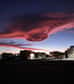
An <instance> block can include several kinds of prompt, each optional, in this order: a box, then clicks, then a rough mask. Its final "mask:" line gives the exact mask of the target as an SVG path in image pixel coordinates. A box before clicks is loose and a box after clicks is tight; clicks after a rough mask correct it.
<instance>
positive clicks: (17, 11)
mask: <svg viewBox="0 0 74 84" xmlns="http://www.w3.org/2000/svg"><path fill="white" fill-rule="evenodd" d="M49 12H66V13H73V12H74V0H0V32H4V31H6V25H7V24H9V23H10V22H11V19H12V18H13V17H14V16H23V15H35V14H43V13H49ZM72 36H74V34H73V33H71V32H67V31H62V32H60V33H57V34H55V35H54V36H51V37H50V39H49V38H48V39H47V40H45V41H42V42H35V43H33V42H27V41H24V40H23V39H22V40H14V42H16V43H17V44H18V43H22V44H23V43H31V44H33V46H32V47H35V48H45V49H50V48H52V49H62V48H66V47H68V46H69V45H71V44H72V45H73V43H74V40H73V37H72ZM63 37H65V39H63ZM68 37H69V38H68ZM2 40H3V39H0V41H1V42H2ZM8 40H9V39H6V42H7V41H8ZM62 40H63V43H62ZM10 41H11V40H10ZM54 41H55V42H56V44H55V43H54ZM44 43H45V44H46V45H45V46H44V45H43V44H44ZM58 43H59V44H58ZM39 44H40V45H41V46H39V47H38V45H39ZM61 44H62V45H61ZM3 49H4V48H2V47H1V48H0V50H3Z"/></svg>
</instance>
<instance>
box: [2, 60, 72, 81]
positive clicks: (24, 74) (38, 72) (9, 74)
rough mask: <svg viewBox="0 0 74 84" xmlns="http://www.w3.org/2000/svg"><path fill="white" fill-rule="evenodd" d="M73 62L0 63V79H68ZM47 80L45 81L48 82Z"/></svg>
mask: <svg viewBox="0 0 74 84" xmlns="http://www.w3.org/2000/svg"><path fill="white" fill-rule="evenodd" d="M72 65H74V62H73V61H62V60H58V61H54V60H50V61H49V60H19V61H3V60H1V61H0V79H4V80H13V79H15V80H20V79H22V80H25V79H31V78H32V80H38V79H40V80H41V79H42V80H45V78H46V77H47V76H48V77H47V78H48V79H50V78H51V79H56V78H57V80H63V79H66V78H67V77H68V78H70V77H71V75H72V74H69V72H72V73H73V71H74V68H73V67H72ZM48 79H47V80H48Z"/></svg>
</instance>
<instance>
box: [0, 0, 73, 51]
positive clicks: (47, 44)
mask: <svg viewBox="0 0 74 84" xmlns="http://www.w3.org/2000/svg"><path fill="white" fill-rule="evenodd" d="M56 13H57V15H55V14H56ZM62 13H65V14H62ZM61 14H62V15H61ZM69 14H70V15H69ZM39 15H40V16H39ZM62 17H63V18H64V17H66V18H65V19H61V18H62ZM73 22H74V1H73V0H0V52H3V51H7V52H8V51H10V52H18V51H19V50H20V47H21V48H36V49H45V50H49V51H52V50H60V51H64V50H65V49H66V48H68V47H69V46H71V45H74V24H73ZM18 24H24V25H23V26H16V25H18ZM50 24H53V25H51V26H50ZM54 24H59V27H57V26H56V25H54ZM61 24H63V25H65V28H64V27H63V26H62V25H61ZM66 24H68V25H66ZM23 27H25V29H23ZM49 27H50V28H49ZM59 29H60V31H59ZM19 30H20V31H19ZM32 30H33V31H32ZM50 30H51V31H50ZM23 31H24V32H23ZM44 31H45V32H47V33H48V34H46V33H44V34H42V32H44ZM23 33H24V38H25V39H24V38H19V39H18V38H12V37H15V36H17V35H16V34H19V35H20V36H23ZM35 33H38V35H40V37H41V38H38V37H39V36H38V37H37V34H35ZM32 34H34V35H35V36H33V35H32ZM12 35H13V36H12ZM4 37H5V38H4ZM8 37H9V38H8ZM18 37H19V36H18ZM13 45H14V46H15V47H14V46H13ZM9 46H11V47H9ZM17 46H18V47H17Z"/></svg>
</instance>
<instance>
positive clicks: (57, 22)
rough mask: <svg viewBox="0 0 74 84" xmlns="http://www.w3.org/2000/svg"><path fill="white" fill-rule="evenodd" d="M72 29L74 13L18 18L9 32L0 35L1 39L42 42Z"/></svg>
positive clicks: (13, 21)
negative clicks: (62, 31) (57, 33)
mask: <svg viewBox="0 0 74 84" xmlns="http://www.w3.org/2000/svg"><path fill="white" fill-rule="evenodd" d="M71 28H74V13H68V14H67V13H48V14H42V15H32V16H31V15H30V16H16V17H14V19H13V20H11V24H9V25H8V27H7V30H8V31H5V30H4V32H3V33H0V39H1V38H16V39H20V38H21V39H25V40H28V41H42V40H45V39H46V38H48V36H50V35H52V34H55V33H56V32H59V31H61V30H64V29H71ZM1 45H3V44H1ZM7 46H8V45H7ZM17 46H19V45H17Z"/></svg>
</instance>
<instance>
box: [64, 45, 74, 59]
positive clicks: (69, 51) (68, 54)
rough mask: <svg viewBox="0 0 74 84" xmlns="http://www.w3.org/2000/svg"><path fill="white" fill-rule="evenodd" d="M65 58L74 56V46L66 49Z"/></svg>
mask: <svg viewBox="0 0 74 84" xmlns="http://www.w3.org/2000/svg"><path fill="white" fill-rule="evenodd" d="M65 58H74V46H71V47H70V48H69V49H67V50H66V51H65Z"/></svg>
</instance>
